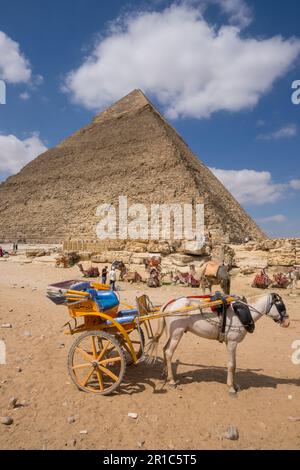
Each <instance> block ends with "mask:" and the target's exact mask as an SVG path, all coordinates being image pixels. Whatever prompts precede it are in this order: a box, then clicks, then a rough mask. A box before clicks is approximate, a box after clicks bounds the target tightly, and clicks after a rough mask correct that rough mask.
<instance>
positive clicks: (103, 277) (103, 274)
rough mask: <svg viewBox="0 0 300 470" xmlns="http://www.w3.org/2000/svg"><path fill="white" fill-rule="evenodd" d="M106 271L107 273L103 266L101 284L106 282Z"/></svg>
mask: <svg viewBox="0 0 300 470" xmlns="http://www.w3.org/2000/svg"><path fill="white" fill-rule="evenodd" d="M107 273H108V270H107V266H105V268H103V269H102V284H106V280H107Z"/></svg>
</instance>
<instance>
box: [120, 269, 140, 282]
mask: <svg viewBox="0 0 300 470" xmlns="http://www.w3.org/2000/svg"><path fill="white" fill-rule="evenodd" d="M123 280H124V281H127V282H129V283H130V284H133V283H138V284H139V283H140V282H143V279H142V276H141V275H140V274H139V273H138V272H137V271H127V272H126V274H124V277H123Z"/></svg>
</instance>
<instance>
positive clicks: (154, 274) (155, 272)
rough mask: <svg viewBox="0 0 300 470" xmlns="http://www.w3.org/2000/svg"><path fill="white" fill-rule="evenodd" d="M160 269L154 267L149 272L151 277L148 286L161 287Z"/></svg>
mask: <svg viewBox="0 0 300 470" xmlns="http://www.w3.org/2000/svg"><path fill="white" fill-rule="evenodd" d="M160 277H161V276H160V270H159V269H158V268H155V267H152V268H151V269H150V272H149V278H148V280H147V286H148V287H154V288H155V287H160Z"/></svg>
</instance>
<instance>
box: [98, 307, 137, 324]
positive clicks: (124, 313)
mask: <svg viewBox="0 0 300 470" xmlns="http://www.w3.org/2000/svg"><path fill="white" fill-rule="evenodd" d="M138 313H139V312H138V310H137V309H131V310H121V311H120V312H118V316H117V317H116V318H115V320H116V321H117V322H118V323H120V324H122V323H132V322H133V321H134V319H135V317H136V316H137V315H138ZM106 324H107V325H111V321H110V320H107V321H106Z"/></svg>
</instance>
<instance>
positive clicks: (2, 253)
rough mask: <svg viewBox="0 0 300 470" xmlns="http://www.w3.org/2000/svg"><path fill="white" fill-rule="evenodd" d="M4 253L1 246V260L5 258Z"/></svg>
mask: <svg viewBox="0 0 300 470" xmlns="http://www.w3.org/2000/svg"><path fill="white" fill-rule="evenodd" d="M3 255H4V252H3V250H2V246H0V258H3Z"/></svg>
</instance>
